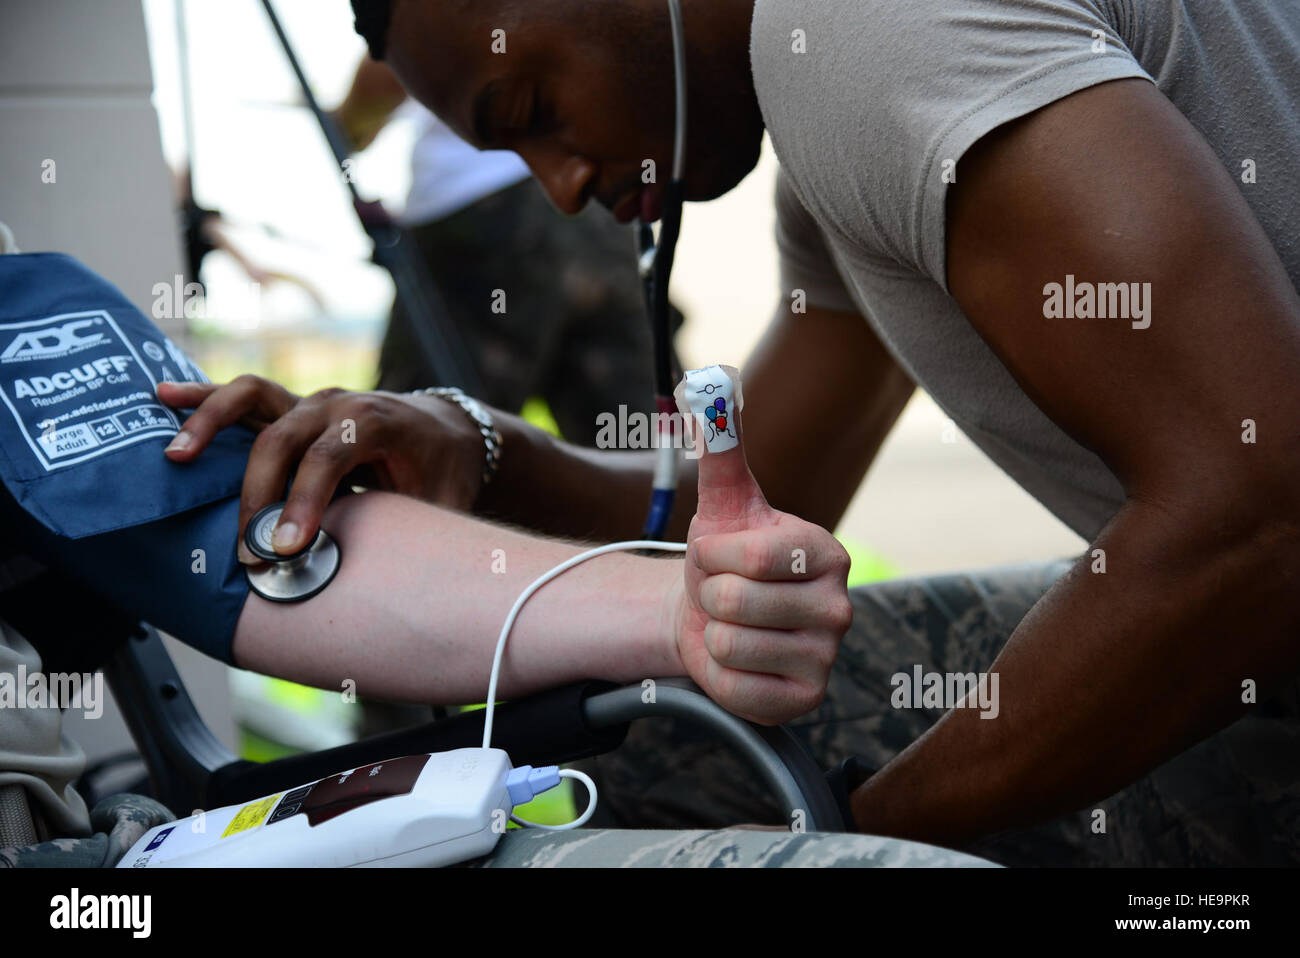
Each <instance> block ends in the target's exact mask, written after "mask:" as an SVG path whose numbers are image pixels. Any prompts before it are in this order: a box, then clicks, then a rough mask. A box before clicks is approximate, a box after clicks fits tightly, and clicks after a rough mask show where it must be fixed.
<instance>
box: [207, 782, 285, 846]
mask: <svg viewBox="0 0 1300 958" xmlns="http://www.w3.org/2000/svg"><path fill="white" fill-rule="evenodd" d="M283 794H284V793H283V792H281V793H280V795H283ZM280 795H272V796H271V797H270V798H264V799H262V800H261V801H260V802H253V803H252V804H251V805H245V806H244V807H243V808H241V809H240V810H239V811H237V812H236V813H235V817H234V818H232V819H231V820H230V824H229V825H227V826H226V830H225V831H224V832H222V833H221V837H222V838H228V837H229V836H231V835H233V834H235V833H236V832H242V831H247V830H248V829H250V828H256V827H257V826H258V825H261V824H262V819H264V818H266V816H267V815H268V814H270V812H271V809H273V808H275V803H276V802H278V801H279V800H280Z"/></svg>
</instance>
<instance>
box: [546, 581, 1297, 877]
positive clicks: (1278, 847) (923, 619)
mask: <svg viewBox="0 0 1300 958" xmlns="http://www.w3.org/2000/svg"><path fill="white" fill-rule="evenodd" d="M1069 565H1070V563H1068V562H1057V563H1046V564H1033V565H1022V566H1012V567H1006V568H1000V569H995V570H991V571H987V572H983V573H978V574H958V575H941V576H932V577H928V578H919V579H912V580H899V581H893V582H886V583H880V584H876V585H871V586H866V587H862V588H857V589H853V590H851V593H850V595H851V598H852V602H853V606H854V611H855V615H854V623H853V626H852V628H851V630H850V632H849V634H848V635H847V637H846V638H845V641H844V643H843V646H842V648H841V652H840V655H839V659H838V660H837V663H836V665H835V668H834V670H833V672H832V675H831V678H830V684H829V689H828V694H827V697H826V701H825V702H824V703H823V705H822V706H821V707H819V708H818V709H816V710H815V711H813V712H812V713H810V714H809V715H807V716H804V717H803V718H801V719H798V720H796V721H795V722H793V723H791V724H790V726H789V727H790V728H791V730H792V731H793V732H794V733H795V735H796V736H797V737H798V738H799V739H800V740H801V741H802V742H803V743H804V745H805V746H806V747H807V748H808V749H809V751H810V752H811V754H812V755H813V757H814V758H815V759H816V760H817V761H818V762H819V764H821V765H822V766H823V767H824V768H830V767H832V766H833V765H835V764H838V763H839V762H841V761H842V760H843V759H845V758H847V757H849V756H851V755H859V756H861V757H863V758H864V759H866V760H867V762H868V763H869V764H871V765H872V766H873V767H876V768H879V767H881V766H883V765H884V764H885V763H886V762H888V761H889V760H890V759H891V758H893V757H894V756H895V755H897V754H898V753H899V752H900V751H902V750H903V749H904V748H905V747H906V746H907V745H909V744H910V743H911V742H912V741H914V740H915V739H916V738H917V737H918V736H920V735H921V733H923V732H924V731H925V730H926V729H927V728H929V727H930V726H931V725H932V724H934V722H935V721H937V720H938V719H939V718H940V716H941V715H942V714H943V713H942V710H938V709H897V708H894V707H892V705H891V702H890V698H891V695H892V694H893V693H894V686H892V685H891V683H890V678H891V676H893V675H894V674H895V673H898V672H907V673H911V672H912V670H913V667H914V666H916V665H920V666H921V667H922V669H923V671H925V672H941V673H944V672H953V673H957V672H960V673H969V672H976V673H978V672H981V671H984V670H986V669H987V668H988V667H989V665H990V664H991V663H992V661H993V659H994V658H995V656H996V655H997V653H998V651H999V650H1000V649H1001V648H1002V646H1003V644H1004V643H1005V642H1006V640H1007V639H1008V638H1009V636H1010V635H1011V632H1012V631H1013V629H1014V628H1015V627H1016V625H1017V624H1018V623H1019V622H1020V620H1021V619H1022V618H1023V617H1024V615H1025V613H1026V612H1027V611H1028V610H1029V609H1030V607H1032V606H1033V605H1034V604H1035V603H1036V602H1037V601H1038V600H1039V598H1040V597H1041V596H1042V595H1043V594H1044V593H1045V592H1046V591H1047V589H1048V588H1049V587H1050V586H1051V584H1052V583H1053V582H1054V581H1055V580H1056V579H1057V578H1058V577H1059V576H1060V575H1062V574H1063V573H1064V572H1065V571H1066V570H1067V569H1068V568H1069ZM1133 733H1134V734H1135V735H1140V734H1141V729H1134V730H1133ZM582 767H583V768H585V769H586V770H587V771H588V772H589V773H590V774H592V776H593V777H594V778H596V780H597V784H598V786H599V788H600V809H599V810H598V812H597V816H596V819H595V820H594V821H593V823H592V824H593V825H605V826H610V825H613V826H618V827H626V828H700V827H705V828H722V827H726V826H729V825H735V824H737V823H741V822H754V823H770V824H779V823H782V821H783V814H782V812H781V811H780V810H779V809H778V808H776V807H775V806H774V805H773V804H772V803H771V802H770V801H769V800H768V799H767V798H766V796H765V795H764V790H763V786H762V784H761V782H760V781H759V780H758V778H757V777H756V776H755V775H754V774H753V773H752V772H751V771H750V770H749V768H748V767H747V766H746V765H745V764H744V763H743V762H742V761H741V760H740V759H739V758H738V757H737V756H736V755H734V754H732V753H731V752H730V751H729V750H728V749H726V748H725V747H723V746H720V745H718V744H717V743H716V742H713V741H709V740H707V738H706V737H705V736H704V735H703V734H702V733H700V732H699V731H698V730H696V729H695V728H692V727H689V726H688V725H686V724H685V723H680V722H677V721H675V720H673V719H642V720H640V721H638V722H635V723H633V725H632V729H631V732H630V733H629V736H628V740H627V742H626V743H625V744H624V745H623V746H622V747H621V748H619V749H618V750H616V751H615V752H612V753H610V754H608V755H605V756H601V757H599V758H597V759H593V760H590V761H588V762H586V763H583V764H582ZM1094 809H1101V810H1103V811H1104V812H1105V813H1106V815H1105V832H1104V833H1094V828H1093V825H1094V821H1095V818H1094V815H1093V811H1094ZM787 824H788V823H787ZM724 834H734V833H724ZM662 840H664V837H663V835H662V833H661V836H660V841H662ZM669 840H670V841H671V839H669ZM715 840H719V839H715ZM827 840H828V841H831V842H832V845H831V846H829V847H833V842H834V839H833V838H830V839H827ZM530 841H532V842H533V843H534V844H535V845H536V846H537V851H536V852H535V853H534V856H533V858H534V860H536V859H538V858H540V857H541V849H542V848H544V847H545V840H544V839H543V838H536V839H530ZM567 841H572V839H570V840H567ZM625 841H626V840H625ZM592 850H593V852H594V851H597V850H599V846H598V845H595V846H593V848H592ZM966 850H967V851H969V852H971V853H972V854H975V855H979V856H982V857H985V858H988V859H991V860H992V861H994V862H998V863H1001V864H1007V865H1035V864H1038V865H1058V866H1059V865H1068V866H1088V865H1128V866H1156V865H1243V866H1265V865H1296V864H1300V683H1294V684H1293V685H1292V686H1291V687H1290V691H1289V693H1288V694H1287V695H1286V696H1285V697H1283V698H1282V699H1280V700H1278V701H1273V702H1267V703H1261V704H1260V705H1258V706H1257V707H1256V710H1255V711H1254V712H1253V713H1252V714H1250V715H1248V716H1247V717H1245V718H1242V719H1240V720H1239V721H1237V722H1236V723H1234V724H1233V725H1231V726H1229V727H1228V728H1226V729H1224V730H1222V731H1220V732H1219V733H1217V734H1216V735H1214V736H1211V737H1210V738H1209V739H1207V740H1205V741H1203V742H1201V743H1199V744H1197V745H1195V746H1193V747H1192V748H1190V749H1188V750H1187V751H1185V752H1183V753H1182V754H1180V755H1178V756H1176V757H1175V758H1173V759H1171V760H1170V761H1168V762H1166V763H1165V764H1163V765H1161V766H1160V767H1158V768H1157V769H1155V770H1154V771H1152V772H1151V773H1150V774H1149V775H1147V776H1145V777H1144V778H1142V779H1140V780H1139V781H1137V782H1135V783H1133V784H1132V785H1130V786H1129V787H1127V788H1125V789H1123V790H1122V791H1120V792H1118V793H1117V794H1115V795H1112V796H1110V797H1108V798H1106V799H1105V800H1102V801H1099V802H1096V803H1094V805H1092V806H1090V807H1089V808H1086V809H1083V810H1080V811H1078V812H1077V813H1073V814H1069V815H1065V816H1062V817H1061V818H1058V819H1056V820H1054V821H1051V822H1049V823H1047V824H1044V825H1041V826H1038V827H1034V828H1028V829H1024V830H1016V831H1008V832H1004V833H1002V834H999V835H996V836H993V837H991V838H987V839H984V840H981V841H980V842H977V843H975V844H973V845H972V846H971V847H970V848H968V849H966ZM581 851H582V849H581V846H579V847H578V848H577V849H575V848H573V847H571V846H570V845H569V844H567V842H566V843H561V844H558V845H557V846H556V854H557V855H563V856H567V857H568V858H569V859H570V860H571V859H572V858H573V857H575V856H580V855H581ZM583 863H587V864H595V863H596V862H595V859H594V856H593V857H591V858H588V859H586V860H584V862H583ZM605 863H606V864H609V863H611V862H609V861H608V860H607V861H606V862H605Z"/></svg>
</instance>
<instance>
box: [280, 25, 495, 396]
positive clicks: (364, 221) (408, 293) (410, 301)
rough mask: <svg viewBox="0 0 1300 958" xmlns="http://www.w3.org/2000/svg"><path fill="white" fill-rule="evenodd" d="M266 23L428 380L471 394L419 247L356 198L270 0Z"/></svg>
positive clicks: (467, 368) (342, 140)
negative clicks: (388, 280) (407, 322)
mask: <svg viewBox="0 0 1300 958" xmlns="http://www.w3.org/2000/svg"><path fill="white" fill-rule="evenodd" d="M262 6H263V7H264V8H265V9H266V15H267V17H268V18H269V19H270V21H271V27H272V28H273V29H274V30H275V35H276V37H277V38H278V39H279V41H280V46H281V47H282V48H283V50H284V55H285V58H286V59H287V60H288V61H289V66H290V67H291V68H292V69H293V73H294V76H295V77H297V79H298V86H299V87H300V88H301V89H302V95H303V97H304V99H305V100H306V101H307V106H308V108H309V109H310V110H311V112H312V114H313V115H314V116H315V117H316V122H317V123H318V124H319V125H320V128H321V132H322V133H323V134H324V136H325V142H326V143H328V144H329V148H330V152H331V153H333V154H334V161H335V163H336V164H337V165H338V168H339V174H340V176H342V178H343V182H344V183H345V184H347V188H348V191H349V192H350V193H351V194H352V208H353V211H354V212H355V213H356V214H357V220H358V222H360V224H361V228H362V229H364V230H365V231H366V235H368V236H369V237H370V239H371V242H372V243H373V244H374V252H373V253H372V259H373V260H374V261H375V263H376V264H378V265H379V266H382V267H383V268H384V269H386V270H387V271H388V273H389V275H391V276H392V277H393V285H394V287H395V288H396V296H397V299H398V301H399V302H401V304H402V306H403V308H404V309H405V310H406V312H407V315H408V316H410V318H411V329H412V330H413V331H414V333H415V337H416V339H417V340H418V342H419V346H420V350H421V352H423V353H424V356H425V359H426V361H427V362H428V363H429V368H431V369H432V370H433V373H434V376H435V377H436V378H437V380H438V382H436V383H431V384H430V385H443V386H459V387H460V388H462V389H464V390H465V391H466V392H468V393H470V394H471V395H475V396H481V395H482V394H483V381H482V379H481V378H480V377H479V374H478V369H477V367H476V366H475V364H474V360H473V357H472V356H471V355H470V352H469V349H468V348H467V347H466V346H465V342H464V340H462V339H461V337H460V335H459V333H457V331H456V329H455V327H454V326H453V325H452V324H451V322H450V321H449V319H448V317H449V315H450V314H449V313H448V311H447V308H446V305H445V304H444V303H443V301H442V298H441V297H440V296H439V295H438V292H437V289H436V287H435V286H434V283H433V280H432V279H431V278H430V276H429V271H428V268H427V267H426V266H425V264H424V262H423V260H421V259H420V255H419V252H418V251H417V250H416V249H415V248H414V243H413V241H412V240H411V238H410V235H409V234H407V233H406V232H405V231H404V230H402V229H400V228H399V227H398V226H397V225H396V224H395V223H393V222H392V220H391V219H390V218H389V217H388V215H387V214H386V213H383V212H382V207H380V206H379V204H377V203H368V202H366V201H365V200H363V199H362V198H361V194H360V193H359V192H358V191H357V186H356V184H355V183H353V182H352V177H351V176H348V175H347V167H346V166H345V162H346V161H347V159H348V157H349V156H350V155H351V152H352V151H351V145H350V144H349V143H348V142H347V138H346V137H345V136H344V135H343V132H342V131H341V130H339V128H338V126H337V124H335V123H334V121H333V120H332V119H331V118H330V116H329V114H327V113H326V112H325V111H324V110H322V109H321V107H320V104H319V103H318V102H317V101H316V95H315V94H314V93H313V92H312V89H311V85H310V84H309V83H308V82H307V75H306V74H305V73H304V72H303V70H302V66H301V64H299V62H298V56H297V54H296V53H294V49H293V45H292V44H291V43H290V42H289V36H288V34H286V33H285V32H284V27H283V26H282V25H281V23H280V18H279V17H278V16H276V13H275V8H274V7H273V6H272V4H271V0H262Z"/></svg>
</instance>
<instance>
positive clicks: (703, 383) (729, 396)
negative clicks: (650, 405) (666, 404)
mask: <svg viewBox="0 0 1300 958" xmlns="http://www.w3.org/2000/svg"><path fill="white" fill-rule="evenodd" d="M673 396H674V397H675V398H676V399H677V408H678V409H679V410H681V413H682V415H683V416H685V417H686V418H687V419H689V420H691V421H692V422H694V424H695V450H696V452H697V453H700V454H703V453H704V452H706V451H707V452H726V451H727V450H728V449H735V448H736V447H737V446H739V445H740V433H739V432H738V431H737V427H738V422H739V420H738V416H739V414H740V410H741V408H742V407H743V406H744V404H745V398H744V396H743V395H742V393H741V390H740V370H738V369H736V368H735V367H734V366H705V367H704V368H703V369H688V370H687V371H686V375H685V376H683V377H682V381H681V382H680V383H678V384H677V388H676V389H675V390H673Z"/></svg>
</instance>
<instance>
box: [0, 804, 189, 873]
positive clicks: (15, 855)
mask: <svg viewBox="0 0 1300 958" xmlns="http://www.w3.org/2000/svg"><path fill="white" fill-rule="evenodd" d="M174 817H175V816H173V815H172V813H171V812H169V811H168V810H167V809H166V808H165V807H164V806H163V805H161V804H159V803H158V802H156V801H154V800H153V799H152V798H146V797H145V796H143V795H130V794H122V795H111V796H109V797H108V798H105V799H103V800H102V801H101V802H99V804H97V805H96V806H95V807H94V808H92V809H91V810H90V827H91V830H92V831H93V832H94V834H93V835H90V836H89V837H86V838H55V839H52V840H50V841H47V842H41V843H39V844H36V845H23V846H20V847H16V848H0V868H112V867H114V866H115V865H116V864H117V863H118V862H119V861H120V860H121V858H122V856H123V855H125V854H126V853H127V851H128V850H129V849H130V848H131V846H132V845H134V844H135V843H136V842H138V841H139V840H140V836H141V835H143V834H144V833H145V832H147V831H148V830H149V829H151V828H153V827H154V826H155V825H161V824H163V823H164V822H170V821H172V820H173V818H174Z"/></svg>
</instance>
